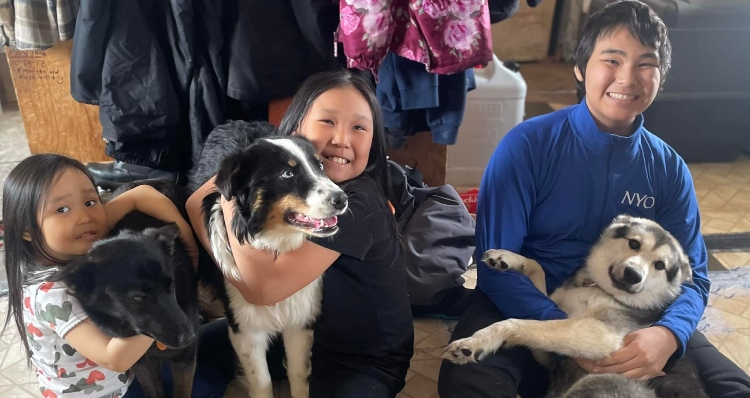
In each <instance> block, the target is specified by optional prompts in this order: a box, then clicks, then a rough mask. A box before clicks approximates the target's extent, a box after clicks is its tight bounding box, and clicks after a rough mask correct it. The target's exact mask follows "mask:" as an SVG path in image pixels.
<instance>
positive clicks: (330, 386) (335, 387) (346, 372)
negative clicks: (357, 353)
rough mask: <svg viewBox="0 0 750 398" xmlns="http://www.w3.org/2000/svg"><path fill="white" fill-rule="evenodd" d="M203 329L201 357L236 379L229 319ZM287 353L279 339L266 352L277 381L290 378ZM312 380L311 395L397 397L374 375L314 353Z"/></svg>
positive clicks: (328, 397)
mask: <svg viewBox="0 0 750 398" xmlns="http://www.w3.org/2000/svg"><path fill="white" fill-rule="evenodd" d="M204 329H208V330H210V332H209V333H206V332H204V333H205V335H206V337H207V338H205V339H204V341H202V342H201V345H200V348H199V351H198V359H199V360H200V361H202V362H204V363H206V364H208V365H210V366H211V367H213V368H214V369H216V370H218V371H219V372H221V374H222V375H223V376H224V377H226V378H227V379H229V380H231V379H233V378H234V377H235V373H236V371H237V370H238V366H239V365H238V362H237V359H236V358H237V357H236V355H234V349H233V348H232V343H231V341H230V340H229V332H228V329H227V322H226V319H222V320H218V321H214V322H211V324H209V325H205V326H204ZM284 356H285V351H284V343H283V342H282V340H281V339H280V338H276V339H274V341H273V342H272V343H271V344H270V345H269V347H268V353H267V355H266V358H267V359H268V370H269V372H270V373H271V378H272V379H274V380H286V378H287V377H286V370H285V369H284V365H283V362H284ZM309 381H310V398H394V397H395V396H396V394H397V393H398V391H391V390H390V389H389V387H388V386H387V385H385V384H384V383H382V382H380V381H379V380H378V379H376V378H374V377H371V376H369V375H367V374H364V373H362V372H359V371H356V370H353V369H350V368H346V367H343V366H340V365H337V364H336V363H332V362H329V361H326V360H324V359H321V358H317V357H315V356H313V358H312V374H311V375H310V379H309Z"/></svg>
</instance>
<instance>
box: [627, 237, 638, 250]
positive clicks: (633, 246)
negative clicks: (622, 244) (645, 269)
mask: <svg viewBox="0 0 750 398" xmlns="http://www.w3.org/2000/svg"><path fill="white" fill-rule="evenodd" d="M628 246H630V248H631V249H633V250H638V249H640V248H641V242H638V241H637V240H635V239H629V240H628Z"/></svg>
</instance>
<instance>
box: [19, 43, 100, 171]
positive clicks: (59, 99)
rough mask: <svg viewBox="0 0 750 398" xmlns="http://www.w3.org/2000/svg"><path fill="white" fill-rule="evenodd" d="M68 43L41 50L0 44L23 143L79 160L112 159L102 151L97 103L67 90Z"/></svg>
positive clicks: (34, 152) (44, 151)
mask: <svg viewBox="0 0 750 398" xmlns="http://www.w3.org/2000/svg"><path fill="white" fill-rule="evenodd" d="M72 44H73V43H72V41H64V42H60V43H58V44H57V45H56V46H54V47H52V48H50V49H48V50H45V51H19V50H13V49H10V48H6V55H7V58H8V65H9V66H10V73H11V76H12V77H13V85H14V86H15V90H16V97H17V98H18V107H19V109H20V110H21V118H22V119H23V124H24V127H25V128H26V137H27V138H28V140H29V149H30V151H31V153H32V154H37V153H50V152H53V153H59V154H64V155H67V156H70V157H72V158H75V159H78V160H80V161H82V162H88V161H103V160H112V159H110V158H109V157H107V156H106V155H104V141H103V140H102V127H101V124H100V123H99V108H98V107H96V106H92V105H85V104H81V103H79V102H76V101H75V100H74V99H73V97H72V96H71V95H70V52H71V48H72Z"/></svg>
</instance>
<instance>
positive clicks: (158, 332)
mask: <svg viewBox="0 0 750 398" xmlns="http://www.w3.org/2000/svg"><path fill="white" fill-rule="evenodd" d="M51 280H53V281H61V282H63V283H65V285H66V286H67V288H68V292H69V294H71V295H72V296H74V297H75V298H76V299H78V301H79V302H80V304H81V307H82V308H83V309H84V310H85V311H86V313H87V314H88V316H89V318H90V319H91V321H92V322H93V323H94V324H95V325H96V326H97V327H99V328H100V329H101V330H102V331H103V332H104V333H106V334H108V335H110V336H114V337H131V336H134V335H136V334H145V335H148V336H151V337H153V338H154V339H155V340H156V341H157V342H159V343H162V344H163V345H165V346H166V347H167V348H166V349H161V348H163V347H159V348H157V345H158V344H155V345H153V346H152V347H151V348H149V350H148V351H147V352H146V354H145V355H144V356H143V357H141V359H139V360H138V362H137V363H136V364H135V365H134V366H133V368H132V369H133V371H134V372H135V376H136V378H137V379H138V381H139V382H140V383H141V386H142V387H143V390H144V391H145V392H146V394H147V395H148V396H149V397H152V398H161V397H164V385H163V380H162V376H161V375H162V361H167V362H168V363H169V364H170V367H171V369H172V375H173V382H174V397H180V398H182V397H184V398H188V397H190V396H191V391H192V384H193V375H194V373H195V366H196V354H197V349H198V342H197V334H198V325H199V322H198V297H197V281H196V275H195V271H194V270H193V267H192V262H191V259H190V256H189V255H188V253H187V250H186V248H185V244H184V243H183V241H182V239H181V238H180V237H179V229H178V228H177V227H176V226H175V225H174V224H165V223H164V222H162V221H159V220H156V219H154V218H151V217H148V216H145V215H143V214H141V213H138V212H131V213H130V214H128V215H126V216H125V217H124V218H123V219H122V220H121V221H120V222H119V223H118V224H117V226H115V228H114V230H113V231H112V237H110V238H107V239H103V240H101V241H99V242H97V243H95V244H94V246H93V247H92V248H91V249H90V250H89V252H88V253H87V254H86V255H85V256H82V257H80V258H78V259H75V260H73V261H72V262H71V263H70V264H69V265H68V266H66V267H65V268H64V269H63V270H61V271H59V272H58V273H57V274H55V275H54V276H53V277H52V279H51Z"/></svg>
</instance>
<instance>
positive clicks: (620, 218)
mask: <svg viewBox="0 0 750 398" xmlns="http://www.w3.org/2000/svg"><path fill="white" fill-rule="evenodd" d="M632 219H633V217H632V216H631V215H630V214H619V215H617V217H615V219H614V220H612V223H613V224H629V223H630V220H632Z"/></svg>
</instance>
